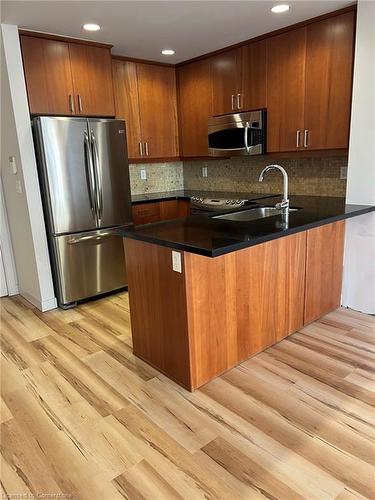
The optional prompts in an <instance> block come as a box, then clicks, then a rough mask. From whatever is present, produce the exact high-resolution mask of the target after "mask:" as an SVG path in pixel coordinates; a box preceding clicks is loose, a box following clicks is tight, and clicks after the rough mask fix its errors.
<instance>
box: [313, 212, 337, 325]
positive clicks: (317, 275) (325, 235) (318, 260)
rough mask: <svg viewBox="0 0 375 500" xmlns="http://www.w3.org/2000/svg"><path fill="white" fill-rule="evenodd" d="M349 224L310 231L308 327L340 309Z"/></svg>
mask: <svg viewBox="0 0 375 500" xmlns="http://www.w3.org/2000/svg"><path fill="white" fill-rule="evenodd" d="M344 238H345V222H344V221H339V222H335V223H334V224H327V225H325V226H320V227H317V228H314V229H310V230H309V231H307V246H306V291H305V317H304V324H307V323H311V322H312V321H315V320H316V319H318V318H320V317H322V316H324V315H325V314H327V313H328V312H329V311H332V310H333V309H336V308H337V307H339V306H340V301H341V283H342V273H343V260H344Z"/></svg>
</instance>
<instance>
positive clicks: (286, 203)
mask: <svg viewBox="0 0 375 500" xmlns="http://www.w3.org/2000/svg"><path fill="white" fill-rule="evenodd" d="M275 208H277V209H279V210H289V200H282V201H280V203H276V205H275Z"/></svg>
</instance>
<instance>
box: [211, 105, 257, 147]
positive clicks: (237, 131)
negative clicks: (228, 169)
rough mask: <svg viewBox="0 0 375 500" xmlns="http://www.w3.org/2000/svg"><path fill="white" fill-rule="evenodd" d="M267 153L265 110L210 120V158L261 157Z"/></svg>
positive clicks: (214, 117) (222, 116) (216, 117)
mask: <svg viewBox="0 0 375 500" xmlns="http://www.w3.org/2000/svg"><path fill="white" fill-rule="evenodd" d="M265 152H266V110H265V109H257V110H254V111H248V112H246V113H233V114H230V115H221V116H212V117H211V118H209V120H208V154H209V155H210V156H239V155H244V156H246V155H261V154H264V153H265Z"/></svg>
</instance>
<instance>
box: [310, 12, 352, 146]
mask: <svg viewBox="0 0 375 500" xmlns="http://www.w3.org/2000/svg"><path fill="white" fill-rule="evenodd" d="M354 20H355V14H354V12H348V13H346V14H342V15H340V16H336V17H332V18H329V19H326V20H324V21H320V22H317V23H313V24H310V25H308V26H307V28H306V88H305V128H306V129H307V130H308V131H309V132H308V133H309V136H308V149H336V148H347V147H348V144H349V124H350V105H351V95H352V73H353V48H354Z"/></svg>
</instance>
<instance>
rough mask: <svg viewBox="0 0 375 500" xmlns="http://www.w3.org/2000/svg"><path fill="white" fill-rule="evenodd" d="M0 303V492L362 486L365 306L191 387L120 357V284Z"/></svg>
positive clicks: (351, 491) (268, 494) (369, 459)
mask: <svg viewBox="0 0 375 500" xmlns="http://www.w3.org/2000/svg"><path fill="white" fill-rule="evenodd" d="M1 306H2V312H1V319H2V325H1V328H2V339H1V340H2V357H1V375H2V399H1V455H2V459H1V460H2V461H1V488H2V490H1V493H0V498H7V495H9V496H10V497H11V496H12V495H18V496H17V498H32V495H51V496H50V498H72V499H74V500H86V499H87V500H117V499H119V500H120V499H124V498H127V499H131V500H141V499H152V500H169V499H182V498H183V499H189V500H195V499H197V500H198V499H231V500H232V499H261V498H263V499H264V498H267V499H276V498H277V499H283V500H284V499H285V500H292V499H297V498H305V499H309V500H310V499H317V500H323V499H337V500H353V499H355V498H375V491H374V467H373V466H374V459H375V455H374V453H375V449H374V441H375V429H374V411H373V404H374V401H375V394H374V389H375V387H374V386H375V373H374V370H375V345H374V344H375V336H374V328H375V319H374V318H373V317H370V316H366V315H363V314H359V313H356V312H353V311H350V310H338V311H336V312H333V313H331V314H329V315H328V316H326V317H325V318H323V319H322V320H320V321H317V322H316V323H313V324H311V325H309V326H308V327H306V328H304V329H303V330H302V331H301V332H299V333H295V334H294V335H292V336H290V337H289V338H288V339H286V340H283V341H282V342H280V343H279V344H277V345H276V346H274V347H272V348H270V349H268V350H267V351H265V352H263V353H261V354H259V355H257V356H255V357H254V358H252V359H251V360H248V361H246V362H245V363H242V364H241V365H240V366H238V367H237V368H235V369H233V370H230V371H229V372H227V373H226V374H225V375H223V376H221V377H220V378H218V379H216V380H214V381H212V382H210V383H209V384H207V385H206V386H204V387H203V388H201V389H200V390H198V391H196V392H195V393H194V394H190V393H189V392H187V391H185V390H184V389H182V388H180V387H178V386H177V385H175V384H174V383H173V382H171V381H169V380H168V379H167V378H166V377H164V376H163V375H160V374H159V373H158V372H156V371H155V370H153V369H152V368H150V367H149V366H147V365H146V364H144V363H143V362H141V361H139V360H137V359H136V358H135V357H134V356H133V355H132V348H131V337H130V321H129V306H128V297H127V294H121V295H117V296H112V297H111V298H106V299H103V300H99V301H96V302H91V303H88V304H85V305H81V306H80V307H78V308H76V309H73V310H69V311H62V310H55V311H50V312H48V313H44V314H43V313H40V312H39V311H38V310H37V309H35V308H33V307H32V306H31V305H30V304H29V303H27V302H26V301H24V300H23V299H21V298H20V297H15V298H5V299H2V300H1ZM21 495H22V496H21Z"/></svg>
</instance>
